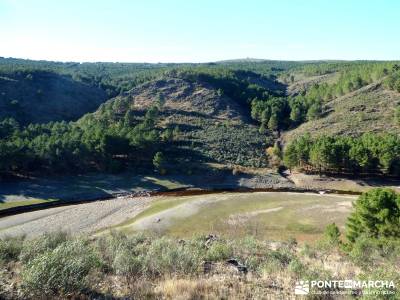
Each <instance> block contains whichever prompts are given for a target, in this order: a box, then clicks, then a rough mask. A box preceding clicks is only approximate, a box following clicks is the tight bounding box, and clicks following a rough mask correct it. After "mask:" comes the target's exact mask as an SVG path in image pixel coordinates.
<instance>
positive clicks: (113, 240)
mask: <svg viewBox="0 0 400 300" xmlns="http://www.w3.org/2000/svg"><path fill="white" fill-rule="evenodd" d="M145 241H146V237H145V236H144V235H143V234H141V233H140V234H136V235H133V236H130V237H127V236H126V235H125V234H123V233H117V232H112V233H111V235H109V236H107V237H102V238H99V239H98V240H97V241H96V249H97V251H98V252H99V254H100V256H101V259H102V263H103V270H104V271H106V272H107V271H109V269H113V270H114V271H115V272H117V270H116V269H115V268H114V267H117V266H120V262H121V258H119V259H118V262H116V261H115V260H116V257H117V256H118V255H120V253H121V252H124V253H129V255H131V256H132V255H133V256H135V255H138V251H139V250H138V249H137V248H138V246H139V245H140V244H142V243H144V242H145ZM117 269H118V270H120V269H119V267H117ZM120 271H121V270H120ZM118 272H119V271H118ZM123 273H124V272H123Z"/></svg>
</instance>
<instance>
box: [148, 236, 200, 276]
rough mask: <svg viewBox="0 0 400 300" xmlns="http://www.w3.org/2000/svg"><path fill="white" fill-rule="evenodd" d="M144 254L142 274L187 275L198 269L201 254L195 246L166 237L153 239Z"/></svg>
mask: <svg viewBox="0 0 400 300" xmlns="http://www.w3.org/2000/svg"><path fill="white" fill-rule="evenodd" d="M143 255H144V265H145V268H144V275H146V276H148V277H156V276H161V275H168V274H169V275H179V274H181V275H183V274H185V275H188V274H194V273H196V272H197V271H198V269H199V266H200V263H201V256H200V255H199V252H198V251H197V249H196V248H193V247H189V246H187V245H184V244H180V243H178V242H176V241H173V240H169V239H167V238H160V239H156V240H154V241H153V242H152V243H151V245H149V246H148V247H147V248H146V249H145V252H144V253H143Z"/></svg>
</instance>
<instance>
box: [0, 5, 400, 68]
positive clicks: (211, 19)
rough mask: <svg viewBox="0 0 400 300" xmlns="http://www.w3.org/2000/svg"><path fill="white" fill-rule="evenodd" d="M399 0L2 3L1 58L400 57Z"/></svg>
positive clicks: (203, 58)
mask: <svg viewBox="0 0 400 300" xmlns="http://www.w3.org/2000/svg"><path fill="white" fill-rule="evenodd" d="M399 13H400V1H397V0H380V1H378V0H376V1H374V0H363V1H361V0H347V1H345V0H330V1H328V0H326V1H325V0H320V1H317V0H303V1H300V0H298V1H297V0H291V1H290V0H279V1H278V0H276V1H269V0H264V1H262V0H260V1H256V0H242V1H235V0H229V1H228V0H169V1H167V0H142V1H138V0H131V1H129V0H125V1H123V0H113V1H105V0H96V1H92V0H86V1H85V0H68V1H67V0H57V1H55V0H53V1H51V0H0V56H3V57H19V58H31V59H46V60H61V61H124V62H144V61H146V62H205V61H216V60H223V59H233V58H245V57H252V58H265V59H282V60H312V59H382V60H386V59H388V60H389V59H396V60H398V59H400V39H399V33H398V30H399V29H400V17H399Z"/></svg>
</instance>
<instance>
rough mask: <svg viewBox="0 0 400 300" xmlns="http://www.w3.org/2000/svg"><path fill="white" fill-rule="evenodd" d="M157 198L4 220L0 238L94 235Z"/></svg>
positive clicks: (109, 202)
mask: <svg viewBox="0 0 400 300" xmlns="http://www.w3.org/2000/svg"><path fill="white" fill-rule="evenodd" d="M154 199H157V197H134V198H131V197H124V198H116V199H110V200H104V201H94V202H91V203H84V204H76V205H69V206H62V207H55V208H49V209H45V210H38V211H33V212H28V213H23V214H18V215H14V216H9V217H5V218H1V219H0V237H5V236H17V235H26V236H27V237H28V238H30V237H35V236H38V235H41V234H43V233H45V232H53V231H64V232H68V233H71V234H74V233H93V232H96V231H97V230H99V229H102V228H105V227H109V226H113V225H116V224H119V223H121V222H123V221H124V220H126V219H128V218H133V217H134V216H135V215H137V214H138V213H140V212H141V211H143V210H144V209H146V208H147V207H148V205H149V204H150V202H151V201H153V200H154Z"/></svg>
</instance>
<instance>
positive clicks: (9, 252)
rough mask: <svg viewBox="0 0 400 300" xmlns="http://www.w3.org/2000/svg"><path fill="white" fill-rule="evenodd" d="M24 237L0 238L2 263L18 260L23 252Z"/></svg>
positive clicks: (0, 261)
mask: <svg viewBox="0 0 400 300" xmlns="http://www.w3.org/2000/svg"><path fill="white" fill-rule="evenodd" d="M22 244H23V237H19V238H4V239H0V264H1V263H5V262H9V261H12V260H17V259H18V256H19V254H20V252H21V249H22Z"/></svg>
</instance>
